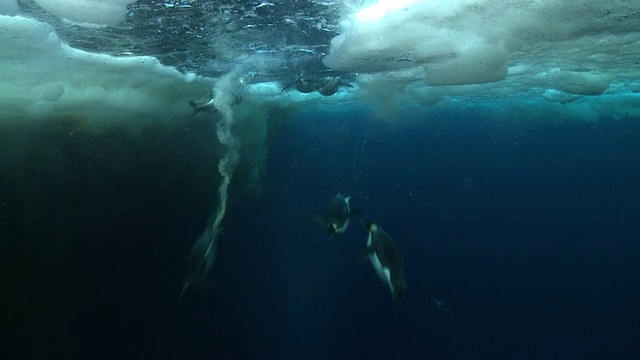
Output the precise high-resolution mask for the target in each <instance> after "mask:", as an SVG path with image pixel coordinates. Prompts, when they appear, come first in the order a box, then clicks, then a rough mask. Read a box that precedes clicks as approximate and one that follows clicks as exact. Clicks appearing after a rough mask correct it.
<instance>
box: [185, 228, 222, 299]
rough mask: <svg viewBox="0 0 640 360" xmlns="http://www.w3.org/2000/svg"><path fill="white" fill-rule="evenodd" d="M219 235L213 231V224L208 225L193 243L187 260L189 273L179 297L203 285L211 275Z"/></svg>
mask: <svg viewBox="0 0 640 360" xmlns="http://www.w3.org/2000/svg"><path fill="white" fill-rule="evenodd" d="M217 235H218V234H217V233H214V232H213V230H212V228H211V226H208V225H207V229H206V230H205V231H204V233H203V234H202V235H201V236H200V237H199V238H198V240H197V241H196V243H195V244H193V247H192V248H191V253H190V254H189V259H188V260H187V274H186V275H185V278H184V284H183V285H182V292H181V293H180V297H179V298H182V296H183V295H184V294H185V293H186V292H187V290H189V289H190V288H199V287H202V286H203V284H204V282H205V281H206V280H207V278H208V277H209V273H211V268H212V267H213V262H214V260H215V258H216V250H217V248H218V239H217Z"/></svg>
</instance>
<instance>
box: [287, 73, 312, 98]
mask: <svg viewBox="0 0 640 360" xmlns="http://www.w3.org/2000/svg"><path fill="white" fill-rule="evenodd" d="M291 85H295V86H296V90H298V91H299V92H301V93H303V94H307V93H310V92H312V91H313V90H315V89H316V87H317V82H316V81H315V80H314V79H312V78H308V77H305V76H304V74H299V75H298V78H296V80H295V81H293V82H291V83H289V84H287V85H285V86H284V87H283V88H282V91H280V92H284V91H285V90H287V89H288V88H290V87H291Z"/></svg>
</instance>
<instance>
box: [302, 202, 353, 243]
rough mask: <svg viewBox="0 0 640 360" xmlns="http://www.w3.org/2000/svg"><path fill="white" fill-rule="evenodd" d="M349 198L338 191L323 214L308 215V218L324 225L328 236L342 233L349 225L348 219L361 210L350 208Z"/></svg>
mask: <svg viewBox="0 0 640 360" xmlns="http://www.w3.org/2000/svg"><path fill="white" fill-rule="evenodd" d="M350 199H351V198H349V197H345V196H343V195H342V194H340V193H338V194H337V195H336V196H335V197H334V198H333V200H331V203H330V204H329V209H327V212H326V213H325V215H324V216H310V217H309V219H310V220H312V221H314V222H316V223H318V224H321V225H323V226H326V229H327V232H328V233H329V236H333V235H334V234H339V233H343V232H345V231H346V230H347V227H348V226H349V219H351V218H352V217H354V216H358V215H359V214H360V213H361V212H362V210H351V205H350V204H349V200H350Z"/></svg>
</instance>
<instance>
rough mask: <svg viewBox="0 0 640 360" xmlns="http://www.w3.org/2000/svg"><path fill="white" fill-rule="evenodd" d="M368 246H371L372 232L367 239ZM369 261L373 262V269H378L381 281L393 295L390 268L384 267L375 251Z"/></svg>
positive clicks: (370, 255)
mask: <svg viewBox="0 0 640 360" xmlns="http://www.w3.org/2000/svg"><path fill="white" fill-rule="evenodd" d="M367 246H371V232H369V236H368V237H367ZM369 260H371V265H373V268H374V269H376V272H377V273H378V276H379V277H380V280H382V282H383V283H385V284H387V285H388V286H389V289H390V290H391V293H392V294H393V285H392V284H391V271H389V268H387V267H384V266H382V263H381V262H380V258H378V254H376V252H375V251H374V252H372V253H371V254H369Z"/></svg>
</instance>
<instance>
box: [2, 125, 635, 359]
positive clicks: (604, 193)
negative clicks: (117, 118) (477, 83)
mask: <svg viewBox="0 0 640 360" xmlns="http://www.w3.org/2000/svg"><path fill="white" fill-rule="evenodd" d="M368 117H369V115H358V114H346V113H345V114H341V115H340V114H338V115H334V116H331V117H329V116H326V115H325V116H322V115H319V116H317V117H309V116H307V117H305V118H304V119H303V118H301V119H297V120H296V121H292V122H288V123H285V124H284V125H282V126H278V127H277V129H276V128H275V127H274V128H273V129H272V130H273V131H272V135H271V137H270V138H269V155H268V160H267V161H268V162H267V167H266V175H265V177H264V178H263V183H262V194H261V195H260V196H259V197H257V198H252V197H243V196H241V195H234V196H233V197H232V202H231V203H230V207H229V212H228V216H227V218H226V219H225V223H224V225H223V226H224V232H223V236H222V240H221V243H220V249H219V257H218V259H217V261H216V264H215V267H214V274H213V276H212V278H211V279H210V287H209V289H208V290H206V291H204V292H202V293H195V292H194V293H189V294H187V296H186V297H185V298H183V299H182V300H178V299H177V296H178V294H179V291H180V286H181V281H182V276H183V273H182V271H183V269H184V265H185V264H184V262H185V260H186V256H187V253H188V251H189V248H190V246H191V244H192V243H193V241H194V240H195V239H196V238H197V237H198V236H199V234H200V233H201V231H202V227H203V224H204V222H205V221H206V218H207V216H208V213H207V211H208V209H210V208H212V207H213V205H214V204H215V201H216V190H217V189H216V186H211V184H212V183H213V184H217V177H216V174H215V159H210V158H209V157H207V154H211V153H212V152H213V151H215V146H213V145H211V144H210V141H208V139H209V138H210V136H212V135H213V131H214V129H213V127H212V126H211V125H210V124H206V123H197V124H195V125H193V124H192V125H193V126H196V127H197V128H198V131H196V132H194V133H183V132H178V131H175V129H163V128H162V127H158V128H151V129H147V131H145V132H143V134H142V135H140V136H137V137H133V136H132V135H127V134H124V133H120V132H117V131H114V132H111V133H108V134H106V135H90V134H86V135H82V134H81V135H82V136H81V138H80V139H81V140H74V141H73V142H72V141H69V139H68V136H62V135H55V132H54V129H56V127H55V126H52V127H51V128H49V129H34V128H30V129H29V128H17V129H12V131H13V133H14V134H25V135H24V138H23V139H22V140H21V142H20V144H25V143H27V144H29V146H24V145H21V146H18V140H16V139H17V138H18V137H17V136H11V137H9V136H5V138H4V139H3V140H4V141H3V144H4V145H3V149H2V150H3V152H2V154H3V155H2V156H0V161H2V165H3V167H4V168H6V169H9V170H10V171H8V172H5V173H4V175H3V176H0V185H2V188H3V189H12V191H10V192H4V193H3V194H2V195H1V196H2V198H1V199H0V200H1V201H0V204H2V207H1V208H0V209H2V212H0V214H1V215H2V222H1V223H0V225H1V226H2V228H1V229H2V234H3V238H4V241H3V245H2V246H3V248H2V249H1V250H2V253H1V254H2V255H0V256H1V257H2V265H1V266H2V268H0V270H2V274H3V277H4V278H5V280H6V283H7V284H8V285H7V286H5V289H7V290H6V291H7V292H6V293H7V296H5V299H4V301H5V302H6V305H5V306H3V309H9V310H8V311H4V313H3V317H4V318H5V319H4V321H3V322H2V323H3V324H4V325H0V326H2V328H0V329H2V333H3V334H4V335H3V336H4V337H5V338H6V339H8V342H7V343H10V344H14V345H13V346H9V347H8V348H5V349H6V350H7V351H8V353H9V354H10V355H11V356H12V357H13V358H19V357H24V358H61V357H65V358H89V357H90V358H104V359H111V358H145V359H146V358H189V359H200V358H218V359H327V358H338V359H349V358H369V359H388V358H395V359H636V358H639V357H640V325H639V324H640V243H639V241H638V239H639V238H640V237H639V236H638V235H639V234H640V161H639V160H640V155H639V154H640V120H639V119H628V118H623V119H621V120H619V121H612V120H611V119H607V118H602V119H600V120H601V121H600V122H599V123H596V124H591V123H554V122H552V121H548V122H547V121H524V120H523V121H513V122H511V121H504V120H496V119H492V118H491V117H489V116H484V115H482V114H470V115H468V116H467V117H460V116H454V115H451V116H450V117H449V116H447V117H437V118H434V117H427V116H426V115H420V116H417V117H416V119H415V120H412V121H407V122H406V123H404V124H394V125H390V124H386V123H384V122H380V121H372V120H371V119H370V118H368ZM73 126H75V125H73V124H68V123H64V124H63V129H65V130H66V128H64V127H71V128H72V127H73ZM276 130H277V131H276ZM3 134H7V132H6V131H4V132H3ZM27 135H28V136H27ZM11 139H13V140H11ZM25 139H26V140H25ZM9 149H13V150H12V151H13V153H12V154H11V156H9V155H7V151H8V150H9ZM18 155H19V156H18ZM61 169H62V170H61ZM338 192H342V193H343V194H346V195H350V196H352V206H353V207H354V208H362V209H364V214H365V215H364V216H365V217H366V218H368V219H371V220H373V221H376V222H377V223H378V224H380V226H381V227H383V228H384V229H385V230H386V231H387V232H388V233H389V234H390V235H391V236H392V237H393V238H394V239H395V240H396V242H397V244H398V247H399V250H400V252H401V253H402V254H403V256H404V261H405V277H406V281H407V283H408V286H409V290H408V293H407V294H406V298H405V300H404V301H403V302H402V303H399V304H397V303H393V302H392V300H391V294H390V292H389V290H388V288H386V287H385V285H384V284H383V283H382V282H380V280H379V279H378V277H377V275H376V274H375V272H374V271H373V268H372V267H371V266H370V264H368V263H364V264H360V263H359V261H358V257H359V255H360V253H361V252H362V251H363V250H364V247H365V242H366V231H365V229H364V227H363V226H361V225H360V224H359V223H358V222H357V221H354V222H353V223H352V225H351V226H350V227H349V229H348V230H347V232H346V233H345V234H340V235H338V236H336V237H334V238H332V239H329V238H328V237H327V236H326V233H325V229H324V228H322V227H321V226H318V225H316V224H314V223H313V222H310V221H308V219H307V217H308V215H310V214H322V213H323V212H324V211H325V210H326V207H327V206H328V204H329V202H330V201H331V199H332V198H333V196H334V195H335V194H336V193H338Z"/></svg>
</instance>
